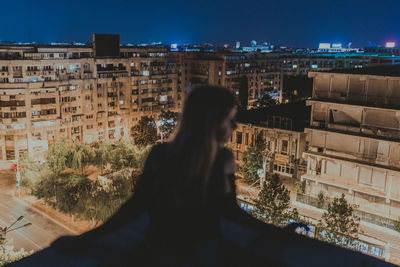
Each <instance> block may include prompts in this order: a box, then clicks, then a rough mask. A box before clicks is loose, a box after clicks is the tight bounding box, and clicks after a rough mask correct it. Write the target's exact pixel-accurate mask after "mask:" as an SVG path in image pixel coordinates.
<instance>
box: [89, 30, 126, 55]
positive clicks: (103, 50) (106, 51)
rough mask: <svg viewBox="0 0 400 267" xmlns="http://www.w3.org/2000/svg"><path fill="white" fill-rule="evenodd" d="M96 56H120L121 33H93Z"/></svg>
mask: <svg viewBox="0 0 400 267" xmlns="http://www.w3.org/2000/svg"><path fill="white" fill-rule="evenodd" d="M93 50H94V56H95V57H119V56H120V54H119V34H99V33H94V34H93Z"/></svg>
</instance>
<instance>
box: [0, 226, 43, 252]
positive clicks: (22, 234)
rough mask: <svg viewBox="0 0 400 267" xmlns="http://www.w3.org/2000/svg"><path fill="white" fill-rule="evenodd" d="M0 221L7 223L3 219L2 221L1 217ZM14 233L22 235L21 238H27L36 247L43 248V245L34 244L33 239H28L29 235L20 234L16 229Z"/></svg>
mask: <svg viewBox="0 0 400 267" xmlns="http://www.w3.org/2000/svg"><path fill="white" fill-rule="evenodd" d="M0 221H1V222H2V223H3V224H4V225H7V223H6V222H5V221H3V220H2V219H0ZM14 233H15V234H17V235H20V236H22V237H23V238H25V239H26V240H28V241H29V242H31V243H32V244H34V245H35V246H36V247H38V248H39V249H40V250H41V249H43V247H41V246H39V245H38V244H36V243H35V241H33V240H32V239H30V238H29V237H27V236H25V235H23V234H21V233H20V232H18V231H16V232H14Z"/></svg>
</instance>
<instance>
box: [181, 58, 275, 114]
mask: <svg viewBox="0 0 400 267" xmlns="http://www.w3.org/2000/svg"><path fill="white" fill-rule="evenodd" d="M176 57H177V59H178V62H179V63H178V64H179V66H180V67H181V70H180V78H179V81H178V82H179V83H180V84H182V85H183V86H184V87H185V86H186V87H194V86H197V85H200V84H211V85H216V86H223V87H226V88H228V89H230V90H231V91H232V92H233V93H234V94H235V95H236V96H237V97H238V98H239V99H240V98H241V97H244V98H245V99H247V101H246V102H247V105H248V106H249V107H250V106H251V104H252V103H253V102H255V101H256V100H258V99H260V98H262V96H264V95H265V94H268V95H270V96H271V97H272V98H274V99H277V100H278V101H281V88H282V85H281V83H282V79H281V64H280V60H279V57H278V56H277V55H272V54H271V55H269V54H261V53H232V52H226V51H222V52H213V53H205V52H197V53H193V52H191V53H189V52H178V53H176Z"/></svg>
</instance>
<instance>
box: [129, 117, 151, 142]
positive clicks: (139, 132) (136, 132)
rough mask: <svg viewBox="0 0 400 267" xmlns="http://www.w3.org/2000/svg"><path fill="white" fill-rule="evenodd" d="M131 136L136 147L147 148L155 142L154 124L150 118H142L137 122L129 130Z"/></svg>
mask: <svg viewBox="0 0 400 267" xmlns="http://www.w3.org/2000/svg"><path fill="white" fill-rule="evenodd" d="M131 135H132V137H133V140H134V142H135V144H136V145H138V146H147V145H151V144H154V143H155V142H156V141H157V128H156V123H155V121H154V120H153V119H152V118H149V117H142V118H141V119H140V120H139V122H138V123H137V124H136V125H135V126H133V127H132V128H131Z"/></svg>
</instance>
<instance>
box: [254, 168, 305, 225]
mask: <svg viewBox="0 0 400 267" xmlns="http://www.w3.org/2000/svg"><path fill="white" fill-rule="evenodd" d="M254 215H255V216H256V217H258V218H259V219H261V220H263V221H265V222H267V223H272V224H274V225H277V226H285V225H286V224H288V223H289V220H299V215H298V212H297V210H296V209H292V208H290V191H289V190H287V188H286V187H285V186H284V185H283V184H282V182H281V181H280V179H279V175H278V174H273V175H270V176H269V179H267V180H266V182H265V183H264V184H263V186H262V189H261V191H260V193H259V195H258V198H257V199H256V200H255V210H254Z"/></svg>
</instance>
